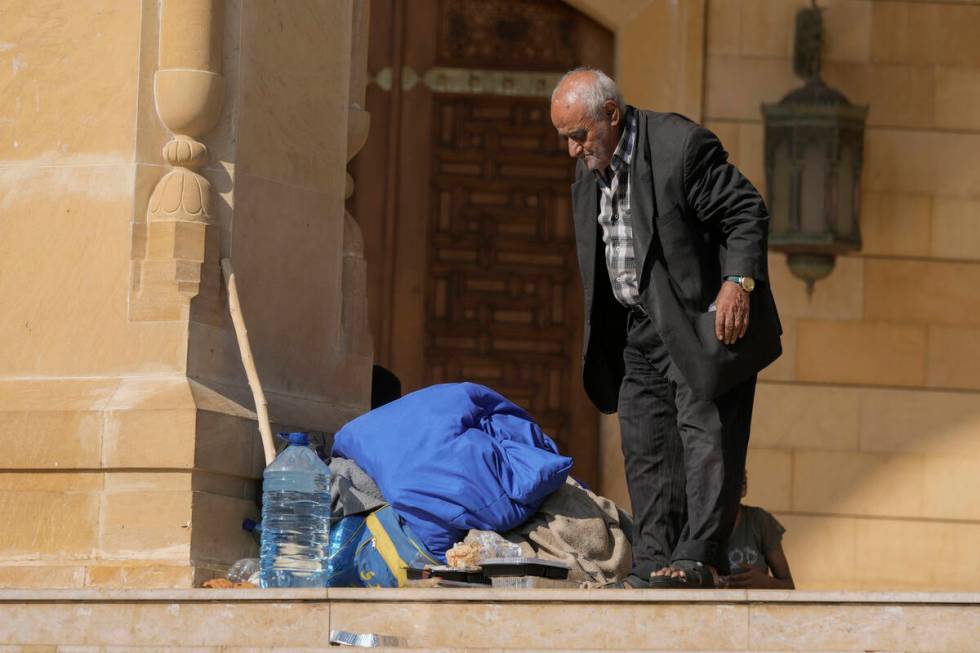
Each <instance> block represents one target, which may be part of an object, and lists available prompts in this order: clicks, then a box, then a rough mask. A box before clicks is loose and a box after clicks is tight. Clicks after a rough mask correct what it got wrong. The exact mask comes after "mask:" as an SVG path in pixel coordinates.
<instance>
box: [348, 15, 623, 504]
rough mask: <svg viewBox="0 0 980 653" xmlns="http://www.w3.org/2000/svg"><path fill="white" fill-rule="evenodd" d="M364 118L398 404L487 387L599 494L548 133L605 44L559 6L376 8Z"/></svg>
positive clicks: (369, 217)
mask: <svg viewBox="0 0 980 653" xmlns="http://www.w3.org/2000/svg"><path fill="white" fill-rule="evenodd" d="M369 48H370V55H369V64H368V68H369V71H370V73H371V74H372V76H373V79H374V83H372V84H371V85H370V86H369V89H368V95H367V107H366V108H367V109H368V111H370V113H371V115H372V123H373V127H372V129H371V135H370V137H369V139H368V142H367V144H366V146H365V147H364V149H363V150H362V151H361V153H360V154H359V155H358V157H357V159H355V160H354V162H353V163H352V165H351V168H352V173H353V175H354V177H355V178H356V179H357V192H356V193H355V194H354V196H353V198H352V199H351V202H352V206H351V213H352V214H353V215H355V216H357V219H358V221H359V222H360V224H361V226H362V231H363V233H364V239H365V252H366V256H367V260H368V268H369V269H368V286H369V305H370V311H371V316H370V321H371V327H372V333H373V336H374V342H375V352H376V360H377V362H378V363H379V364H381V365H384V366H386V367H388V368H390V369H392V370H393V371H394V372H395V373H396V374H397V375H398V376H399V377H400V378H401V380H402V383H403V387H404V389H405V390H406V391H410V390H414V389H417V388H419V387H422V386H425V385H428V384H431V383H439V382H443V381H460V380H470V381H475V382H478V383H483V384H485V385H488V386H490V387H492V388H494V389H496V390H498V391H499V392H501V393H502V394H504V395H506V396H507V397H509V398H511V399H512V400H513V401H515V402H516V403H517V404H519V405H521V406H522V407H524V408H525V409H527V410H528V411H529V412H530V413H531V414H532V415H533V416H534V417H535V419H537V420H538V422H539V423H540V424H541V425H542V427H543V428H544V429H545V431H546V432H547V433H548V434H549V435H551V436H552V437H553V438H555V439H556V441H557V442H558V443H559V446H560V447H561V449H562V451H563V452H564V453H567V454H568V455H571V456H573V457H574V458H575V461H576V465H575V474H576V475H577V476H578V477H579V478H581V479H582V480H584V481H585V482H587V483H589V484H592V485H595V484H596V482H597V480H598V460H597V458H598V438H597V431H598V416H597V414H596V411H595V409H594V408H593V407H592V405H591V404H590V403H589V401H588V399H587V398H586V397H585V395H584V392H583V391H582V384H581V346H582V324H581V321H582V296H581V286H580V277H579V274H578V269H577V263H576V257H575V240H574V229H573V226H572V219H571V212H570V206H569V197H570V195H569V184H570V183H571V182H572V181H573V176H574V166H573V164H572V161H571V160H570V159H569V158H568V157H567V155H566V154H565V152H564V151H563V149H562V148H561V147H560V144H559V143H558V140H557V136H556V134H555V132H554V129H553V127H552V126H551V123H550V120H549V117H548V94H549V93H550V90H551V88H552V86H553V85H554V82H555V80H556V79H557V77H558V76H559V75H560V74H561V73H562V72H564V71H566V70H568V69H570V68H573V67H575V66H579V65H587V66H595V67H601V68H604V69H606V70H611V68H612V60H613V37H612V34H611V33H610V32H609V31H608V30H606V29H605V28H603V27H602V26H600V25H599V24H598V23H596V22H595V21H593V20H592V19H590V18H588V17H586V16H585V15H583V14H581V13H580V12H578V11H576V10H575V9H573V8H571V7H569V6H568V5H567V4H565V3H564V2H561V1H560V0H522V1H521V2H515V1H508V0H413V1H412V2H402V1H401V0H388V1H384V0H376V1H375V2H373V3H372V6H371V27H370V46H369Z"/></svg>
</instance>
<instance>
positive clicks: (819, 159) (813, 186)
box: [800, 143, 827, 235]
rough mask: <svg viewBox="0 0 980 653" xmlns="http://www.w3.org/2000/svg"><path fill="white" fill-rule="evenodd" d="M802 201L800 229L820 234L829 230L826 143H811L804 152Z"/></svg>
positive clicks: (809, 233)
mask: <svg viewBox="0 0 980 653" xmlns="http://www.w3.org/2000/svg"><path fill="white" fill-rule="evenodd" d="M801 174H802V176H803V177H802V183H801V184H800V185H801V188H800V192H801V197H800V199H801V201H800V231H802V232H803V233H804V234H807V235H819V234H823V233H825V232H826V231H827V225H826V221H825V219H824V215H825V211H826V206H825V202H826V200H827V197H826V188H827V157H826V154H825V149H824V145H822V144H821V143H810V144H808V145H807V146H806V150H805V151H804V154H803V170H802V171H801Z"/></svg>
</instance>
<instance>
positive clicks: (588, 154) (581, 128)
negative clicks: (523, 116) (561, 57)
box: [551, 68, 626, 172]
mask: <svg viewBox="0 0 980 653" xmlns="http://www.w3.org/2000/svg"><path fill="white" fill-rule="evenodd" d="M625 114H626V105H625V103H624V102H623V96H622V95H621V94H620V92H619V89H618V88H617V87H616V82H614V81H613V80H612V79H610V77H609V76H608V75H606V74H605V73H604V72H602V71H601V70H595V69H591V68H576V69H575V70H571V71H569V72H567V73H565V75H564V76H563V77H562V78H561V79H560V80H559V81H558V84H557V85H556V86H555V90H554V91H553V92H552V93H551V123H552V124H553V125H554V126H555V129H557V130H558V134H559V135H560V136H562V137H564V138H567V139H568V155H569V156H571V157H573V158H576V159H581V160H582V161H583V162H584V163H585V165H586V166H588V168H589V170H596V171H600V172H601V171H602V170H605V169H606V168H607V167H608V166H609V162H610V161H612V155H613V152H615V151H616V144H617V143H618V142H619V137H620V134H621V133H622V128H623V116H624V115H625Z"/></svg>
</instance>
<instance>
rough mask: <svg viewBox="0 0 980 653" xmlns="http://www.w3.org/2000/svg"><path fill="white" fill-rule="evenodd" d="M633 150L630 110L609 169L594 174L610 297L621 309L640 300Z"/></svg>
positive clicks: (632, 113) (633, 125) (633, 114)
mask: <svg viewBox="0 0 980 653" xmlns="http://www.w3.org/2000/svg"><path fill="white" fill-rule="evenodd" d="M635 149H636V112H635V111H634V110H633V108H632V107H630V108H628V109H627V110H626V116H625V121H624V124H623V135H622V136H621V137H620V139H619V144H618V145H617V146H616V151H615V152H613V156H612V161H611V162H610V163H609V168H607V169H606V170H604V171H602V172H599V171H596V172H595V176H596V182H597V183H598V185H599V225H600V226H601V227H602V242H603V243H605V244H606V269H607V270H608V271H609V281H610V282H611V283H612V290H613V294H614V295H615V296H616V299H617V300H618V301H619V303H620V304H622V305H623V306H633V305H635V304H637V303H639V301H640V290H639V287H638V286H637V280H636V265H635V261H634V258H633V220H632V214H631V212H630V161H631V160H632V158H633V151H634V150H635ZM607 178H608V179H607Z"/></svg>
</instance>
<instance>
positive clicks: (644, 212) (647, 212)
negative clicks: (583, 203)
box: [630, 110, 656, 290]
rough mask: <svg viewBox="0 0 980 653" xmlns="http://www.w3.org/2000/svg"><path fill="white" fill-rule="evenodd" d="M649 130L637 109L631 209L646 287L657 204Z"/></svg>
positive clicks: (638, 269) (640, 272) (635, 251)
mask: <svg viewBox="0 0 980 653" xmlns="http://www.w3.org/2000/svg"><path fill="white" fill-rule="evenodd" d="M648 143H649V134H648V133H647V120H646V116H645V115H644V114H643V113H642V112H641V111H638V110H637V133H636V149H635V150H634V152H633V159H632V160H631V161H630V213H631V220H632V224H633V258H634V261H635V264H636V280H637V283H638V284H639V285H640V289H641V290H642V289H643V282H644V279H643V270H644V268H645V263H646V258H647V255H648V254H649V253H650V243H651V242H652V241H653V234H654V230H655V227H654V223H653V218H654V216H655V211H656V209H655V206H656V205H655V204H654V197H653V174H652V172H651V169H650V160H649V158H648V154H649V146H648Z"/></svg>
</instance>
